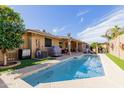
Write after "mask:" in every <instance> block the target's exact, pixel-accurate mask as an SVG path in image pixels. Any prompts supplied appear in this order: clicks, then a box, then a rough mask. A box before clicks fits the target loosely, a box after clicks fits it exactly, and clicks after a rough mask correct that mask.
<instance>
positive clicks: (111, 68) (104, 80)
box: [0, 54, 124, 88]
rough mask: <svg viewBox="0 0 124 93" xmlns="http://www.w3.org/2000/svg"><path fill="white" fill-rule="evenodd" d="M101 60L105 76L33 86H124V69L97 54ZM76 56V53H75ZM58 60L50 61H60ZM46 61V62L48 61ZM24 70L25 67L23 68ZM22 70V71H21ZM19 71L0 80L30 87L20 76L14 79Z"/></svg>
mask: <svg viewBox="0 0 124 93" xmlns="http://www.w3.org/2000/svg"><path fill="white" fill-rule="evenodd" d="M99 55H100V58H101V62H102V65H103V68H104V72H105V76H101V77H94V78H87V79H78V80H69V81H60V82H54V83H45V84H39V85H37V86H35V87H36V88H120V87H124V71H123V70H122V69H120V68H119V67H118V66H117V65H116V64H114V62H112V61H111V60H110V59H109V58H108V57H107V56H106V55H104V54H99ZM77 56H78V55H77ZM59 59H64V57H63V58H58V60H56V61H53V62H51V61H50V62H51V63H56V62H60V60H59ZM50 62H47V63H50ZM25 71H26V68H25ZM29 71H30V70H29ZM22 72H23V71H22ZM19 74H20V73H15V74H4V75H1V76H0V78H1V80H2V81H3V82H4V83H5V84H6V85H7V87H13V88H31V87H32V86H31V85H29V84H28V83H26V82H25V81H23V80H22V79H20V78H17V79H14V78H15V77H16V76H18V75H19Z"/></svg>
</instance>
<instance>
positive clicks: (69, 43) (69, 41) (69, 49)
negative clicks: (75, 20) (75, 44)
mask: <svg viewBox="0 0 124 93" xmlns="http://www.w3.org/2000/svg"><path fill="white" fill-rule="evenodd" d="M68 52H69V55H71V40H70V39H68Z"/></svg>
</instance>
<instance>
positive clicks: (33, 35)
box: [0, 29, 86, 62]
mask: <svg viewBox="0 0 124 93" xmlns="http://www.w3.org/2000/svg"><path fill="white" fill-rule="evenodd" d="M22 39H23V40H24V44H22V45H21V47H20V48H19V49H30V50H31V58H35V52H36V50H37V49H41V50H42V51H47V49H48V48H49V47H51V46H59V47H60V48H62V49H65V48H68V41H69V38H68V37H67V36H55V35H53V34H50V33H48V32H46V31H45V30H43V31H40V30H35V29H27V30H26V32H25V34H24V35H23V36H22ZM70 39H71V40H70V44H71V47H70V48H71V52H82V51H83V50H84V47H83V46H85V44H86V43H84V42H81V41H80V40H77V39H74V38H72V37H71V38H70ZM19 49H14V50H12V51H8V54H7V60H16V59H18V50H19ZM2 61H3V55H2V53H1V51H0V62H2Z"/></svg>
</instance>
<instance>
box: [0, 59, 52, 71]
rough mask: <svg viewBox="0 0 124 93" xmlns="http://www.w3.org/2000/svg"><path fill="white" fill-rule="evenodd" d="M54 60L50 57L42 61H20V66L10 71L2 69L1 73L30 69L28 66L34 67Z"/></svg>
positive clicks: (9, 69)
mask: <svg viewBox="0 0 124 93" xmlns="http://www.w3.org/2000/svg"><path fill="white" fill-rule="evenodd" d="M53 59H54V58H52V57H48V58H43V59H41V60H35V59H25V60H20V61H21V64H20V65H19V66H16V67H13V68H8V69H0V73H3V72H9V71H13V70H16V69H20V68H24V67H28V66H32V65H38V64H41V63H43V62H46V61H48V60H53Z"/></svg>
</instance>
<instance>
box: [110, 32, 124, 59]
mask: <svg viewBox="0 0 124 93" xmlns="http://www.w3.org/2000/svg"><path fill="white" fill-rule="evenodd" d="M109 44H110V49H109V52H110V53H111V54H112V55H115V56H117V57H119V58H121V59H124V50H123V49H122V48H121V46H122V44H124V34H123V35H120V36H118V37H117V38H116V39H113V40H111V41H110V42H109Z"/></svg>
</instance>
